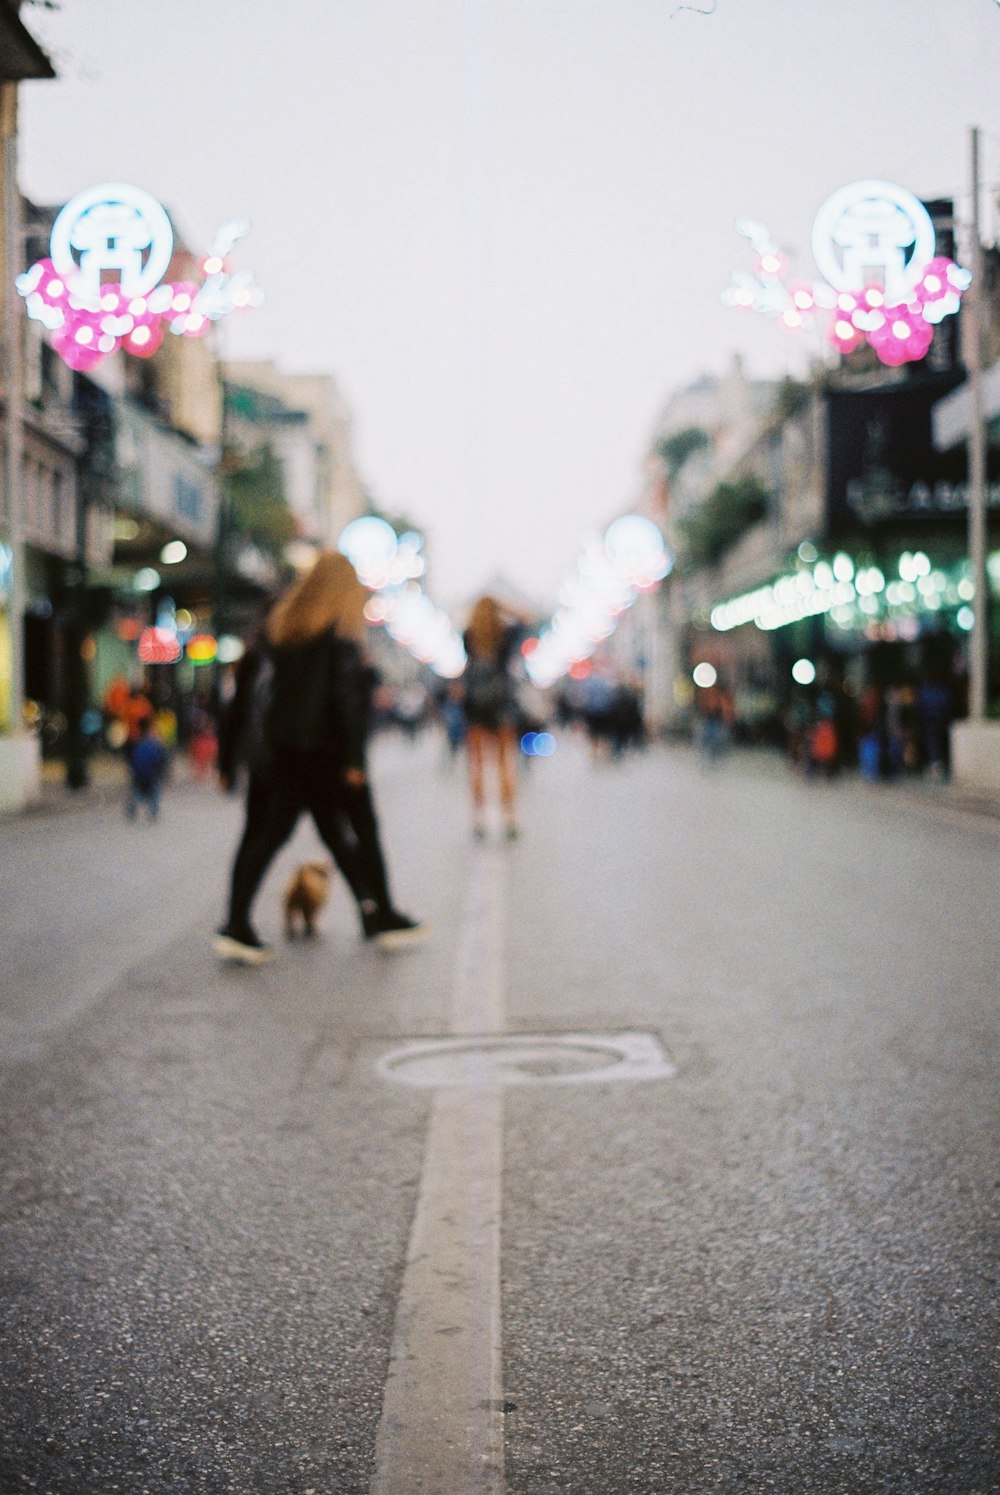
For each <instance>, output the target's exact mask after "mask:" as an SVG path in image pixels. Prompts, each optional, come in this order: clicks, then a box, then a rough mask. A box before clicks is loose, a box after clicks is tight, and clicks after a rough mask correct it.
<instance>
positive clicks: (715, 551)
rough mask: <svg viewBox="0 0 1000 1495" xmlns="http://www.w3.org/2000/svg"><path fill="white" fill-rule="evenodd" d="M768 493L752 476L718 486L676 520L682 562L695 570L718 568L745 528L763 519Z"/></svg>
mask: <svg viewBox="0 0 1000 1495" xmlns="http://www.w3.org/2000/svg"><path fill="white" fill-rule="evenodd" d="M769 507H770V494H769V493H768V491H767V489H766V488H765V487H764V486H763V484H762V483H761V482H760V480H759V479H758V478H756V477H754V475H753V474H752V473H751V474H749V475H748V476H746V477H742V478H735V479H734V480H733V481H732V482H731V483H717V484H716V486H715V487H714V488H713V489H712V491H711V493H709V495H708V497H707V498H706V499H705V500H704V502H702V503H700V504H699V505H698V506H697V508H694V509H692V510H691V511H690V512H689V513H687V514H685V515H684V516H683V517H682V518H681V519H680V520H679V521H678V528H679V529H680V532H681V535H682V536H683V540H684V561H685V563H686V564H687V565H688V566H689V567H691V568H692V569H694V570H697V569H698V568H699V567H701V566H717V565H718V563H719V561H720V560H721V559H722V557H723V556H724V555H725V553H726V551H727V550H729V549H731V547H732V546H733V545H735V544H736V542H737V540H739V539H740V538H741V537H742V536H743V535H745V534H746V532H747V530H748V529H752V528H753V526H754V525H755V524H759V523H760V521H761V520H762V519H763V518H765V516H766V515H767V512H768V508H769Z"/></svg>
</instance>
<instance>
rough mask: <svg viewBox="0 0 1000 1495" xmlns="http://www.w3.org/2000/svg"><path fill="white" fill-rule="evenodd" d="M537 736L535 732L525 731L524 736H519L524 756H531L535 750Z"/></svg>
mask: <svg viewBox="0 0 1000 1495" xmlns="http://www.w3.org/2000/svg"><path fill="white" fill-rule="evenodd" d="M537 737H538V733H537V732H525V734H524V736H523V737H522V738H521V752H522V753H523V754H524V756H525V757H526V758H531V757H533V756H534V754H535V751H536V749H535V742H536V740H537Z"/></svg>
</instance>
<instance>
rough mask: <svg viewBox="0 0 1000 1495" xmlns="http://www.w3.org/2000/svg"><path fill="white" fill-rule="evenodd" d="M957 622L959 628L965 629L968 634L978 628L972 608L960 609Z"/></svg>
mask: <svg viewBox="0 0 1000 1495" xmlns="http://www.w3.org/2000/svg"><path fill="white" fill-rule="evenodd" d="M955 621H956V622H957V624H958V626H959V628H963V629H964V630H965V632H966V633H971V632H972V630H973V628H974V627H975V626H976V615H975V613H974V612H973V610H972V608H971V607H960V608H959V610H958V613H957V615H956V618H955Z"/></svg>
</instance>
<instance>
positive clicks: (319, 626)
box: [266, 550, 367, 649]
mask: <svg viewBox="0 0 1000 1495" xmlns="http://www.w3.org/2000/svg"><path fill="white" fill-rule="evenodd" d="M366 596H367V594H366V592H365V589H364V587H363V586H362V585H361V582H360V581H359V580H358V574H357V572H356V571H355V569H354V567H353V566H352V565H351V563H350V561H349V560H348V559H347V557H346V555H341V554H340V553H339V551H336V550H322V551H320V553H319V556H318V557H317V559H316V564H315V565H314V566H313V568H312V570H311V571H308V572H307V573H306V575H305V576H301V577H299V579H298V581H296V582H293V584H292V585H291V587H290V588H289V589H288V591H287V592H286V593H285V595H284V596H283V597H281V598H280V599H279V600H278V601H277V602H276V603H275V605H274V606H273V607H272V609H271V611H270V613H269V614H268V618H267V628H266V633H267V639H268V642H269V643H271V644H273V645H274V646H275V648H279V649H280V648H284V647H294V645H296V644H307V643H309V642H310V640H312V639H314V638H319V636H320V634H321V633H326V631H327V630H328V629H330V628H332V629H333V630H334V632H335V633H337V634H339V636H340V637H341V638H348V639H354V640H355V641H356V642H357V641H358V640H360V639H361V637H362V636H363V634H364V631H365V613H364V608H365V600H366Z"/></svg>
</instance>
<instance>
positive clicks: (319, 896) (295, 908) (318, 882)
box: [285, 862, 330, 940]
mask: <svg viewBox="0 0 1000 1495" xmlns="http://www.w3.org/2000/svg"><path fill="white" fill-rule="evenodd" d="M329 894H330V863H329V862H303V864H302V866H301V867H300V868H299V870H298V871H297V872H296V874H295V876H294V877H293V878H292V880H291V882H290V883H289V884H288V887H287V888H286V889H285V936H286V938H287V939H290V940H292V939H294V938H295V935H296V933H297V932H298V924H299V922H301V924H302V933H303V934H304V935H314V934H315V933H316V915H317V914H318V913H319V911H320V909H321V908H322V907H323V905H324V903H325V902H326V900H327V898H328V897H329Z"/></svg>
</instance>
